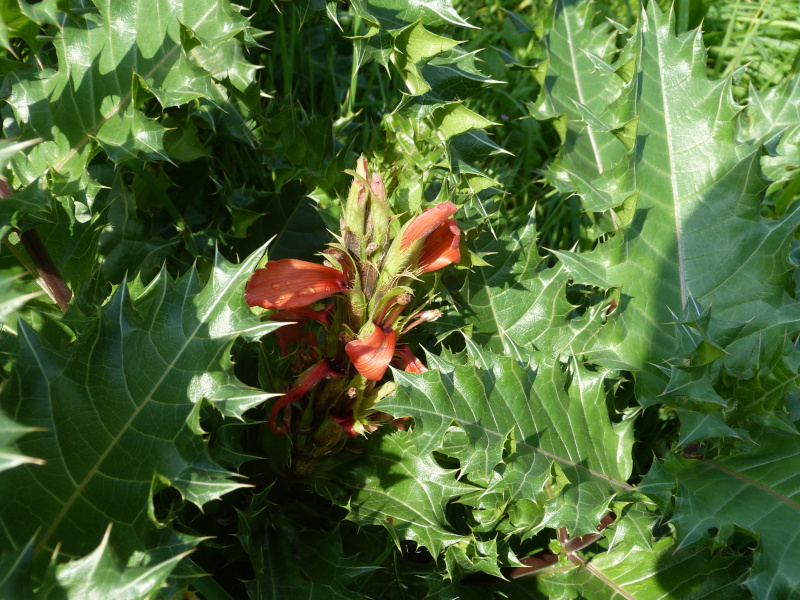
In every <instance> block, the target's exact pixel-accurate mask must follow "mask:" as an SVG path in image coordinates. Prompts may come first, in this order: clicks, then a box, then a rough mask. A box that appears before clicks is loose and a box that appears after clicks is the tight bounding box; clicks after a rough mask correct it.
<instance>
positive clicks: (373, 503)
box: [316, 435, 476, 555]
mask: <svg viewBox="0 0 800 600" xmlns="http://www.w3.org/2000/svg"><path fill="white" fill-rule="evenodd" d="M318 471H319V473H317V474H316V476H317V484H318V485H319V486H320V488H321V489H325V490H326V491H327V493H335V492H334V491H333V490H335V488H336V487H337V486H338V485H341V482H345V483H346V484H347V485H349V486H351V487H353V488H355V490H356V492H355V494H354V495H353V496H351V497H349V498H348V499H347V501H348V506H349V508H350V513H349V514H348V516H347V518H348V520H351V521H354V522H355V523H358V524H359V525H382V526H384V527H385V528H386V529H387V530H388V531H389V534H390V535H391V536H392V538H393V539H394V540H395V541H396V542H397V543H399V542H400V540H411V541H414V542H416V543H417V544H418V545H419V546H424V547H426V548H427V549H428V550H429V551H430V552H431V553H432V554H434V555H436V554H439V552H441V551H442V549H444V548H446V547H447V546H449V545H452V544H455V543H458V542H459V541H463V540H465V539H466V538H465V536H463V535H461V534H459V533H457V532H456V531H455V530H454V529H453V527H452V525H451V524H449V523H448V521H447V518H446V515H445V508H446V505H447V503H448V502H449V501H450V500H452V499H454V498H458V497H459V496H462V495H463V494H466V493H469V492H473V491H475V489H476V488H475V487H474V486H472V485H469V484H467V483H462V482H460V481H458V480H457V478H456V475H457V473H456V471H454V470H453V469H445V468H442V467H441V466H440V465H439V464H438V463H437V462H436V460H435V459H434V458H433V456H431V454H430V453H429V452H428V449H427V448H424V447H420V444H418V443H417V441H415V440H414V439H411V438H409V437H408V436H403V435H387V436H382V437H380V438H378V439H376V440H371V441H370V442H369V445H368V446H367V453H366V456H365V457H364V460H361V461H358V462H357V463H354V464H350V465H348V468H346V469H337V468H336V465H335V464H334V465H330V466H328V467H327V468H326V467H325V466H323V467H320V468H318Z"/></svg>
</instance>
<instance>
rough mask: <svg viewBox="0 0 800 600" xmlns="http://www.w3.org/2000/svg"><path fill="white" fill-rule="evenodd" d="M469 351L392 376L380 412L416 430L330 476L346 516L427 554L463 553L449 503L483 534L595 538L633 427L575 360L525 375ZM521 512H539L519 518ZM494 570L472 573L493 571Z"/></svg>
mask: <svg viewBox="0 0 800 600" xmlns="http://www.w3.org/2000/svg"><path fill="white" fill-rule="evenodd" d="M469 348H470V352H469V355H467V354H464V355H459V356H456V357H453V359H446V358H442V357H440V358H436V359H434V357H432V356H429V357H428V359H429V365H430V367H431V369H432V370H431V371H429V372H427V373H425V374H423V375H419V376H416V375H408V374H405V373H401V372H397V371H396V372H395V373H394V375H395V383H396V384H397V386H398V387H397V390H396V392H395V393H394V394H393V395H391V396H389V397H387V398H386V399H384V400H382V401H381V402H380V403H379V404H378V408H379V409H380V410H383V411H387V412H389V413H391V414H394V415H395V416H406V415H409V416H412V417H413V418H414V428H413V432H412V433H411V434H403V433H396V434H394V435H391V436H383V437H382V438H380V441H379V442H372V443H371V444H370V447H369V453H368V456H367V457H366V458H365V460H364V461H363V462H359V463H358V464H356V466H355V468H354V469H353V470H352V471H351V473H350V474H349V475H347V474H344V475H343V474H336V475H335V477H336V478H339V479H345V481H347V482H348V483H349V485H351V486H352V487H355V488H356V489H357V491H356V493H355V494H354V495H353V496H352V497H351V498H349V504H348V506H349V508H350V511H351V513H350V515H349V517H348V518H349V519H353V520H355V521H356V522H358V523H359V524H368V523H373V524H381V525H383V526H384V527H386V528H387V529H388V530H389V531H390V533H391V534H392V535H393V536H395V537H396V538H399V539H403V538H405V539H411V540H414V541H416V542H417V543H418V544H420V545H424V546H426V547H427V548H428V549H429V550H430V551H431V553H438V552H439V551H440V550H441V549H442V548H443V547H447V546H450V545H452V544H455V543H460V544H465V543H466V544H469V543H470V542H469V538H467V537H463V536H459V535H457V534H456V533H455V532H453V531H452V526H451V525H448V523H447V521H445V520H444V515H443V513H442V509H443V507H444V505H445V504H446V503H448V502H453V501H455V500H458V502H459V503H460V504H463V505H465V506H469V507H471V509H470V512H471V514H472V517H471V519H475V520H477V521H478V522H482V523H483V526H482V527H485V528H486V529H484V530H486V531H493V530H495V529H496V528H497V529H499V530H508V529H509V528H510V529H512V530H516V531H519V532H529V533H530V532H535V531H538V530H540V529H542V528H543V527H552V528H558V527H561V526H564V527H567V528H568V529H569V531H570V532H581V533H585V532H588V531H594V529H595V527H596V525H597V523H598V522H599V520H600V516H602V514H603V513H604V512H605V511H606V510H607V507H608V503H609V501H610V499H611V497H612V496H613V494H614V493H616V492H618V491H620V490H623V489H628V488H629V486H628V485H627V484H626V483H625V480H626V479H627V477H628V476H629V474H630V469H631V460H630V448H631V444H632V443H633V437H632V435H633V429H632V422H631V421H626V422H623V423H619V424H612V423H611V422H610V420H609V418H608V413H607V408H606V403H605V394H604V389H603V381H604V375H602V374H598V373H591V372H589V371H587V370H586V369H585V368H584V367H582V366H581V365H579V364H577V363H574V362H573V363H572V364H571V366H570V369H569V372H568V373H565V372H563V371H562V368H561V365H560V364H559V363H558V361H554V360H553V358H552V356H548V355H546V354H539V355H537V356H536V357H535V358H534V359H533V361H532V362H531V363H530V364H527V365H523V364H520V363H518V362H516V361H515V360H514V359H512V358H510V357H502V356H498V355H495V354H492V353H490V352H486V351H482V350H480V349H479V348H478V347H477V346H474V345H472V344H470V346H469ZM434 453H443V454H444V455H446V456H449V457H451V458H452V459H455V460H456V461H458V462H457V463H456V464H457V465H458V467H459V471H460V473H461V475H460V476H461V478H462V479H463V480H464V481H463V482H459V483H456V481H455V479H453V477H454V474H455V473H454V472H453V471H452V470H449V471H445V470H442V469H441V467H439V466H437V464H436V462H435V461H434V460H433V458H432V455H433V454H434ZM554 463H555V466H554ZM338 471H341V470H333V469H331V472H332V473H333V472H337V473H338ZM467 481H468V482H469V484H471V485H468V484H467ZM474 485H477V486H478V487H477V488H476V487H473V486H474ZM518 502H523V503H534V504H535V506H536V510H533V511H528V512H527V513H525V512H524V511H523V512H520V511H519V510H518V509H517V508H516V506H517V503H518ZM523 514H526V515H527V516H525V517H521V515H523ZM509 515H516V516H515V517H510V516H509ZM495 535H496V534H495ZM473 543H476V544H480V543H483V542H480V541H475V542H473ZM462 550H463V547H462ZM478 550H479V552H478V555H484V554H486V552H488V549H487V548H484V549H483V550H480V549H478ZM494 552H496V550H494ZM453 558H454V559H455V557H453ZM490 563H491V561H487V562H483V563H482V561H480V560H479V561H477V562H475V565H482V566H478V567H476V568H484V567H485V568H486V570H487V572H489V573H491V572H493V571H492V569H494V568H495V567H493V566H491V564H490Z"/></svg>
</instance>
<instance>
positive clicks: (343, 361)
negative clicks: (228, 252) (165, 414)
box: [245, 156, 461, 474]
mask: <svg viewBox="0 0 800 600" xmlns="http://www.w3.org/2000/svg"><path fill="white" fill-rule="evenodd" d="M351 173H352V175H353V177H354V178H353V182H352V184H351V186H350V191H349V194H348V197H347V200H346V203H345V206H344V216H343V217H342V218H341V222H340V227H341V231H340V235H338V236H336V241H335V242H334V243H331V244H329V246H328V249H327V250H325V251H324V252H323V253H322V258H323V259H324V262H323V263H322V264H319V263H312V262H307V261H302V260H296V259H292V258H286V259H281V260H276V261H268V262H267V263H266V264H265V266H264V267H263V268H260V269H258V270H256V271H255V273H253V276H252V277H251V278H250V281H249V282H248V284H247V289H246V291H245V299H246V301H247V303H248V304H249V305H250V306H254V307H255V306H258V307H261V308H265V309H268V310H274V311H276V312H274V313H272V314H270V315H269V317H268V318H269V319H270V320H272V321H277V322H284V323H287V324H286V325H284V326H283V327H281V328H280V329H278V331H277V332H276V335H277V338H278V343H279V345H280V348H281V353H282V354H283V355H284V356H286V355H287V354H289V353H290V352H294V359H293V362H292V370H293V371H294V372H295V373H296V374H297V377H296V380H295V382H294V383H293V384H292V385H291V386H290V387H289V389H288V390H287V391H286V392H285V393H284V394H283V395H282V396H281V397H280V398H278V399H277V401H275V403H274V404H273V405H272V408H271V410H270V413H269V418H268V421H267V423H268V425H269V427H270V428H271V429H272V431H273V432H274V433H275V434H276V435H279V436H288V437H290V438H291V441H292V450H293V453H294V455H295V460H294V461H293V464H292V471H293V472H294V473H295V474H301V473H308V472H310V470H311V469H313V465H314V462H315V460H316V459H317V458H319V457H322V456H325V455H328V454H332V453H336V452H338V451H339V450H340V449H341V448H342V447H343V445H344V444H345V442H346V440H347V437H355V436H356V435H358V434H365V433H367V432H371V431H374V430H375V429H377V427H378V426H379V425H380V424H381V423H384V422H388V423H391V424H392V425H394V426H395V427H398V428H403V423H402V421H395V420H393V417H392V416H391V415H387V414H386V413H383V412H381V411H378V410H374V408H373V407H374V406H375V404H376V402H378V400H380V399H381V398H384V397H385V396H387V395H388V394H391V393H392V392H393V390H394V384H393V383H392V382H386V383H381V381H382V380H383V379H384V375H385V374H386V371H387V368H388V367H389V364H394V365H395V366H396V367H398V368H400V369H403V370H405V371H407V372H411V373H423V372H425V371H427V368H426V367H425V365H424V364H423V363H422V362H421V361H420V360H419V358H417V357H416V356H415V355H414V353H413V352H412V350H411V349H410V348H409V346H408V345H407V344H403V343H401V341H402V338H403V336H404V335H406V334H407V333H408V332H409V331H411V330H412V329H414V328H415V327H417V326H418V325H420V324H421V323H424V322H429V321H434V320H436V319H438V318H439V317H440V316H441V312H440V311H439V310H438V309H428V310H425V308H426V307H425V305H424V304H418V305H415V303H414V288H413V284H414V281H415V280H416V279H418V278H419V276H421V275H423V274H425V273H429V272H431V271H436V270H438V269H442V268H444V267H446V266H448V265H451V264H453V263H458V262H459V261H460V260H461V250H460V240H461V231H460V230H459V228H458V224H457V222H456V219H455V218H453V215H454V214H455V213H456V212H457V208H456V206H455V204H453V203H452V202H449V201H448V202H440V203H438V204H436V205H435V206H432V207H430V208H428V209H426V210H424V211H422V213H421V214H419V215H416V216H414V217H412V218H411V219H409V220H407V221H406V223H405V224H404V225H403V226H402V227H401V228H399V230H398V231H397V233H396V234H395V235H394V236H392V232H391V229H392V224H393V222H394V221H396V220H398V219H399V218H401V216H400V215H393V214H392V211H391V209H390V206H389V203H388V201H387V191H386V188H385V186H384V182H383V179H382V178H381V176H380V174H379V173H377V172H372V173H371V174H370V171H369V165H368V163H367V159H366V158H365V157H364V156H361V158H359V159H358V163H357V168H356V171H355V172H351ZM287 407H289V408H288V409H287ZM291 407H296V410H291Z"/></svg>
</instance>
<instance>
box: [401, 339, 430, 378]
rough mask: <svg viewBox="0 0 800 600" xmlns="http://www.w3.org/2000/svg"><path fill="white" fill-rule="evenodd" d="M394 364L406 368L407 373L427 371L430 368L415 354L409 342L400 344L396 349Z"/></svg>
mask: <svg viewBox="0 0 800 600" xmlns="http://www.w3.org/2000/svg"><path fill="white" fill-rule="evenodd" d="M394 355H395V359H394V361H393V362H394V364H395V365H396V366H397V367H399V368H401V369H403V370H405V372H406V373H425V372H427V370H428V368H427V367H426V366H425V365H424V364H422V361H421V360H420V359H418V358H417V357H416V356H414V353H413V352H411V348H409V347H408V344H399V345H398V346H397V347H396V348H395V350H394Z"/></svg>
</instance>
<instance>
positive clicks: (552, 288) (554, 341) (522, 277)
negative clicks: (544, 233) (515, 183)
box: [458, 213, 603, 354]
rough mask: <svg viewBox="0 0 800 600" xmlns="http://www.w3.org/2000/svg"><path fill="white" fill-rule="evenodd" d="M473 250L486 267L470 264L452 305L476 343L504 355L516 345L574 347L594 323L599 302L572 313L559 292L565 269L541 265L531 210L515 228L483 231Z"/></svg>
mask: <svg viewBox="0 0 800 600" xmlns="http://www.w3.org/2000/svg"><path fill="white" fill-rule="evenodd" d="M474 252H476V253H477V254H478V255H479V256H481V257H483V259H484V260H485V261H486V262H488V263H489V265H490V266H483V267H477V266H476V267H473V269H472V272H471V273H470V274H469V276H468V277H467V280H466V282H465V284H464V287H463V289H462V290H461V291H460V293H459V296H460V298H461V303H460V306H459V307H458V310H459V311H460V312H461V314H463V315H465V316H467V317H469V318H470V320H472V321H474V323H475V325H474V333H473V335H472V339H473V340H474V341H475V342H476V343H478V344H481V345H483V346H484V347H486V348H488V349H491V350H493V351H494V352H505V353H506V354H516V353H518V352H519V350H517V348H523V349H525V348H530V349H537V350H547V351H554V352H558V353H561V352H569V351H570V349H571V350H572V351H573V352H578V351H580V350H581V349H582V348H583V346H584V345H585V344H586V342H587V341H588V340H589V337H590V336H591V335H592V333H593V332H594V331H595V330H596V328H597V327H599V324H600V319H601V318H602V316H603V315H602V312H603V311H602V309H601V307H599V306H596V307H594V308H592V309H590V310H589V311H587V312H586V313H585V314H584V315H583V316H581V317H578V316H576V315H574V311H575V306H573V305H572V304H570V303H569V302H568V301H567V298H566V295H565V289H566V285H567V280H568V278H569V275H570V273H569V271H568V270H567V269H566V268H565V267H564V265H563V264H560V263H559V264H558V265H557V266H555V267H552V268H549V269H548V268H545V265H544V262H543V260H544V259H543V258H542V256H540V254H539V250H538V248H537V247H536V226H535V224H534V222H533V213H531V214H530V215H529V218H528V222H527V223H526V224H525V225H524V226H523V227H522V228H520V229H519V230H517V231H513V230H511V229H507V230H506V231H501V233H500V235H499V236H497V237H495V236H493V235H492V233H491V232H489V231H484V232H483V233H482V234H481V236H480V237H479V238H478V239H477V240H476V242H475V249H474Z"/></svg>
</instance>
